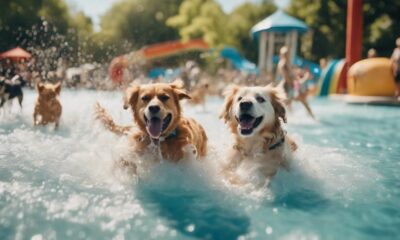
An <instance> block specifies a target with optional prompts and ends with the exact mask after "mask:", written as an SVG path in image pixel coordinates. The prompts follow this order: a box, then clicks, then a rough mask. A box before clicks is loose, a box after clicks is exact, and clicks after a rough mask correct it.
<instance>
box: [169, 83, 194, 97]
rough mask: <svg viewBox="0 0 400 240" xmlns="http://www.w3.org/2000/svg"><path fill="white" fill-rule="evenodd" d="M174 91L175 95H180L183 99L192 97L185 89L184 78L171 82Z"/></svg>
mask: <svg viewBox="0 0 400 240" xmlns="http://www.w3.org/2000/svg"><path fill="white" fill-rule="evenodd" d="M169 85H170V86H171V88H172V90H173V91H174V93H175V95H176V96H177V97H178V99H179V100H182V99H191V97H190V96H189V94H187V92H186V91H185V90H184V84H183V81H182V80H175V81H173V82H172V83H170V84H169Z"/></svg>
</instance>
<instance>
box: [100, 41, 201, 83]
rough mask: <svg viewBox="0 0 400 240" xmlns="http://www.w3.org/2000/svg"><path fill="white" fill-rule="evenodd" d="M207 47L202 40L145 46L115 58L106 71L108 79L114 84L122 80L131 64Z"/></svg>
mask: <svg viewBox="0 0 400 240" xmlns="http://www.w3.org/2000/svg"><path fill="white" fill-rule="evenodd" d="M208 50H209V46H208V44H207V43H206V42H204V41H203V40H202V39H194V40H189V41H186V42H182V41H180V40H177V41H168V42H163V43H156V44H152V45H148V46H145V47H143V48H141V49H140V50H137V51H132V52H130V53H128V54H125V55H121V56H118V57H115V58H114V59H113V60H112V61H111V63H110V67H109V69H108V73H109V76H110V78H111V79H112V81H113V82H114V83H119V82H121V81H122V80H123V77H124V72H125V71H126V69H127V67H128V66H129V65H131V64H137V63H143V62H146V61H149V60H152V59H157V58H163V57H169V56H173V55H178V54H181V53H184V52H190V51H208Z"/></svg>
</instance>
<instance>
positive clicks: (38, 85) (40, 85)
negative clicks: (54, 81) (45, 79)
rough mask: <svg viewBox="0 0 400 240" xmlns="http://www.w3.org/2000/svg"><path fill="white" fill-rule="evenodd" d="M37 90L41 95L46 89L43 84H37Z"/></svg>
mask: <svg viewBox="0 0 400 240" xmlns="http://www.w3.org/2000/svg"><path fill="white" fill-rule="evenodd" d="M36 89H37V91H38V92H39V93H41V92H42V91H43V89H44V85H43V84H42V83H41V82H37V83H36Z"/></svg>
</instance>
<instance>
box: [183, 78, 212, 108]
mask: <svg viewBox="0 0 400 240" xmlns="http://www.w3.org/2000/svg"><path fill="white" fill-rule="evenodd" d="M207 91H208V83H200V84H198V85H197V86H196V87H194V88H193V90H192V91H191V92H190V99H189V100H188V103H189V104H191V105H198V104H201V105H202V106H203V109H204V110H205V102H206V94H207Z"/></svg>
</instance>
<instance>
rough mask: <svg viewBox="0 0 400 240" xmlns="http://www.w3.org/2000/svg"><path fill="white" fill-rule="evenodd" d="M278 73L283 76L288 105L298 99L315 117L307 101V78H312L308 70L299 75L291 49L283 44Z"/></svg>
mask: <svg viewBox="0 0 400 240" xmlns="http://www.w3.org/2000/svg"><path fill="white" fill-rule="evenodd" d="M277 71H278V74H279V75H281V76H282V81H283V88H284V90H285V92H286V96H287V106H288V107H289V108H290V107H291V102H292V101H293V100H296V101H298V102H300V103H301V104H303V106H304V107H305V109H306V110H307V113H308V114H309V115H310V116H311V117H312V118H314V119H315V116H314V114H313V112H312V110H311V107H310V105H309V104H308V101H307V95H308V90H307V88H305V86H306V84H307V83H306V82H307V80H308V79H309V78H310V73H309V72H308V73H307V74H305V76H297V75H295V73H294V69H293V67H292V65H291V63H290V59H289V49H288V48H287V47H286V46H283V47H282V48H281V49H280V51H279V62H278V67H277Z"/></svg>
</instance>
